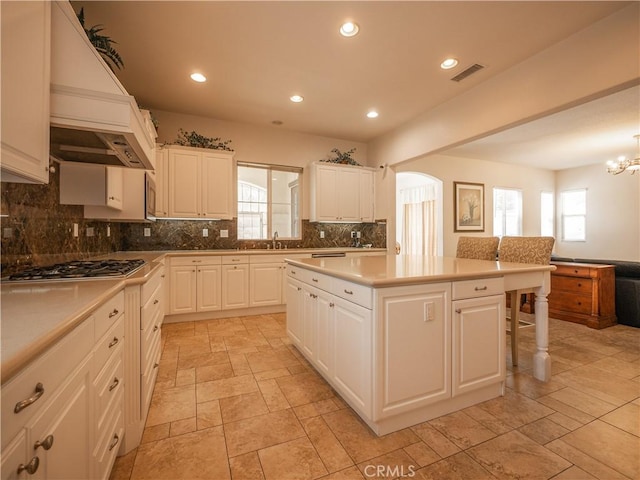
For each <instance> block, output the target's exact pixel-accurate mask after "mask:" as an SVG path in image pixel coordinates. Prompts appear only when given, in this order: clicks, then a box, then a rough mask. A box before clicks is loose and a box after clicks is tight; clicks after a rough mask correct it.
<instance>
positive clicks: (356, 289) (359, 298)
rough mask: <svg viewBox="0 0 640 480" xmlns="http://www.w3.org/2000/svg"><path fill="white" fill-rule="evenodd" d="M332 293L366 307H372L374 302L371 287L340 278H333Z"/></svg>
mask: <svg viewBox="0 0 640 480" xmlns="http://www.w3.org/2000/svg"><path fill="white" fill-rule="evenodd" d="M330 292H331V293H333V294H334V295H336V296H337V297H340V298H344V299H345V300H349V301H350V302H353V303H355V304H357V305H360V306H362V307H364V308H368V309H371V308H372V304H373V292H372V289H371V288H370V287H367V286H364V285H359V284H357V283H353V282H347V281H346V280H341V279H339V278H332V279H331V290H330Z"/></svg>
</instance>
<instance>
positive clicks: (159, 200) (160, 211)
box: [155, 147, 169, 218]
mask: <svg viewBox="0 0 640 480" xmlns="http://www.w3.org/2000/svg"><path fill="white" fill-rule="evenodd" d="M168 173H169V152H168V150H165V149H162V148H159V147H156V169H155V180H156V217H159V218H166V217H168V216H169V175H168Z"/></svg>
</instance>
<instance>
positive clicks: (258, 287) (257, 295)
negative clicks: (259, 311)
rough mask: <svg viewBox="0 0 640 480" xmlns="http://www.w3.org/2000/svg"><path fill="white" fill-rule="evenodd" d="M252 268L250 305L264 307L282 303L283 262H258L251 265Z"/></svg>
mask: <svg viewBox="0 0 640 480" xmlns="http://www.w3.org/2000/svg"><path fill="white" fill-rule="evenodd" d="M250 270H251V274H250V275H249V282H250V285H249V301H250V306H251V307H262V306H265V305H280V304H282V303H283V301H282V276H283V270H282V264H281V263H257V264H253V265H251V268H250Z"/></svg>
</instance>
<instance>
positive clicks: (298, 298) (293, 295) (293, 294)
mask: <svg viewBox="0 0 640 480" xmlns="http://www.w3.org/2000/svg"><path fill="white" fill-rule="evenodd" d="M289 275H291V273H290V272H289ZM303 295H304V293H303V290H302V283H301V282H299V281H298V280H295V279H293V278H290V279H289V281H288V282H287V335H289V338H290V339H291V341H292V342H293V344H294V345H296V346H297V347H298V348H302V338H303V336H304V320H303V313H302V308H303V305H304V296H303Z"/></svg>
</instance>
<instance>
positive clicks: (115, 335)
mask: <svg viewBox="0 0 640 480" xmlns="http://www.w3.org/2000/svg"><path fill="white" fill-rule="evenodd" d="M123 344H124V317H120V318H119V319H118V320H117V321H116V323H115V325H113V327H111V330H109V331H108V332H107V333H105V335H104V337H102V339H101V340H100V341H99V342H98V344H97V345H96V349H95V351H94V353H93V378H95V377H97V376H98V375H99V374H100V373H101V372H102V369H103V367H104V365H105V364H106V363H107V361H108V360H109V359H110V358H111V356H112V355H113V354H114V353H116V352H119V350H118V347H119V346H120V345H123Z"/></svg>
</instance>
